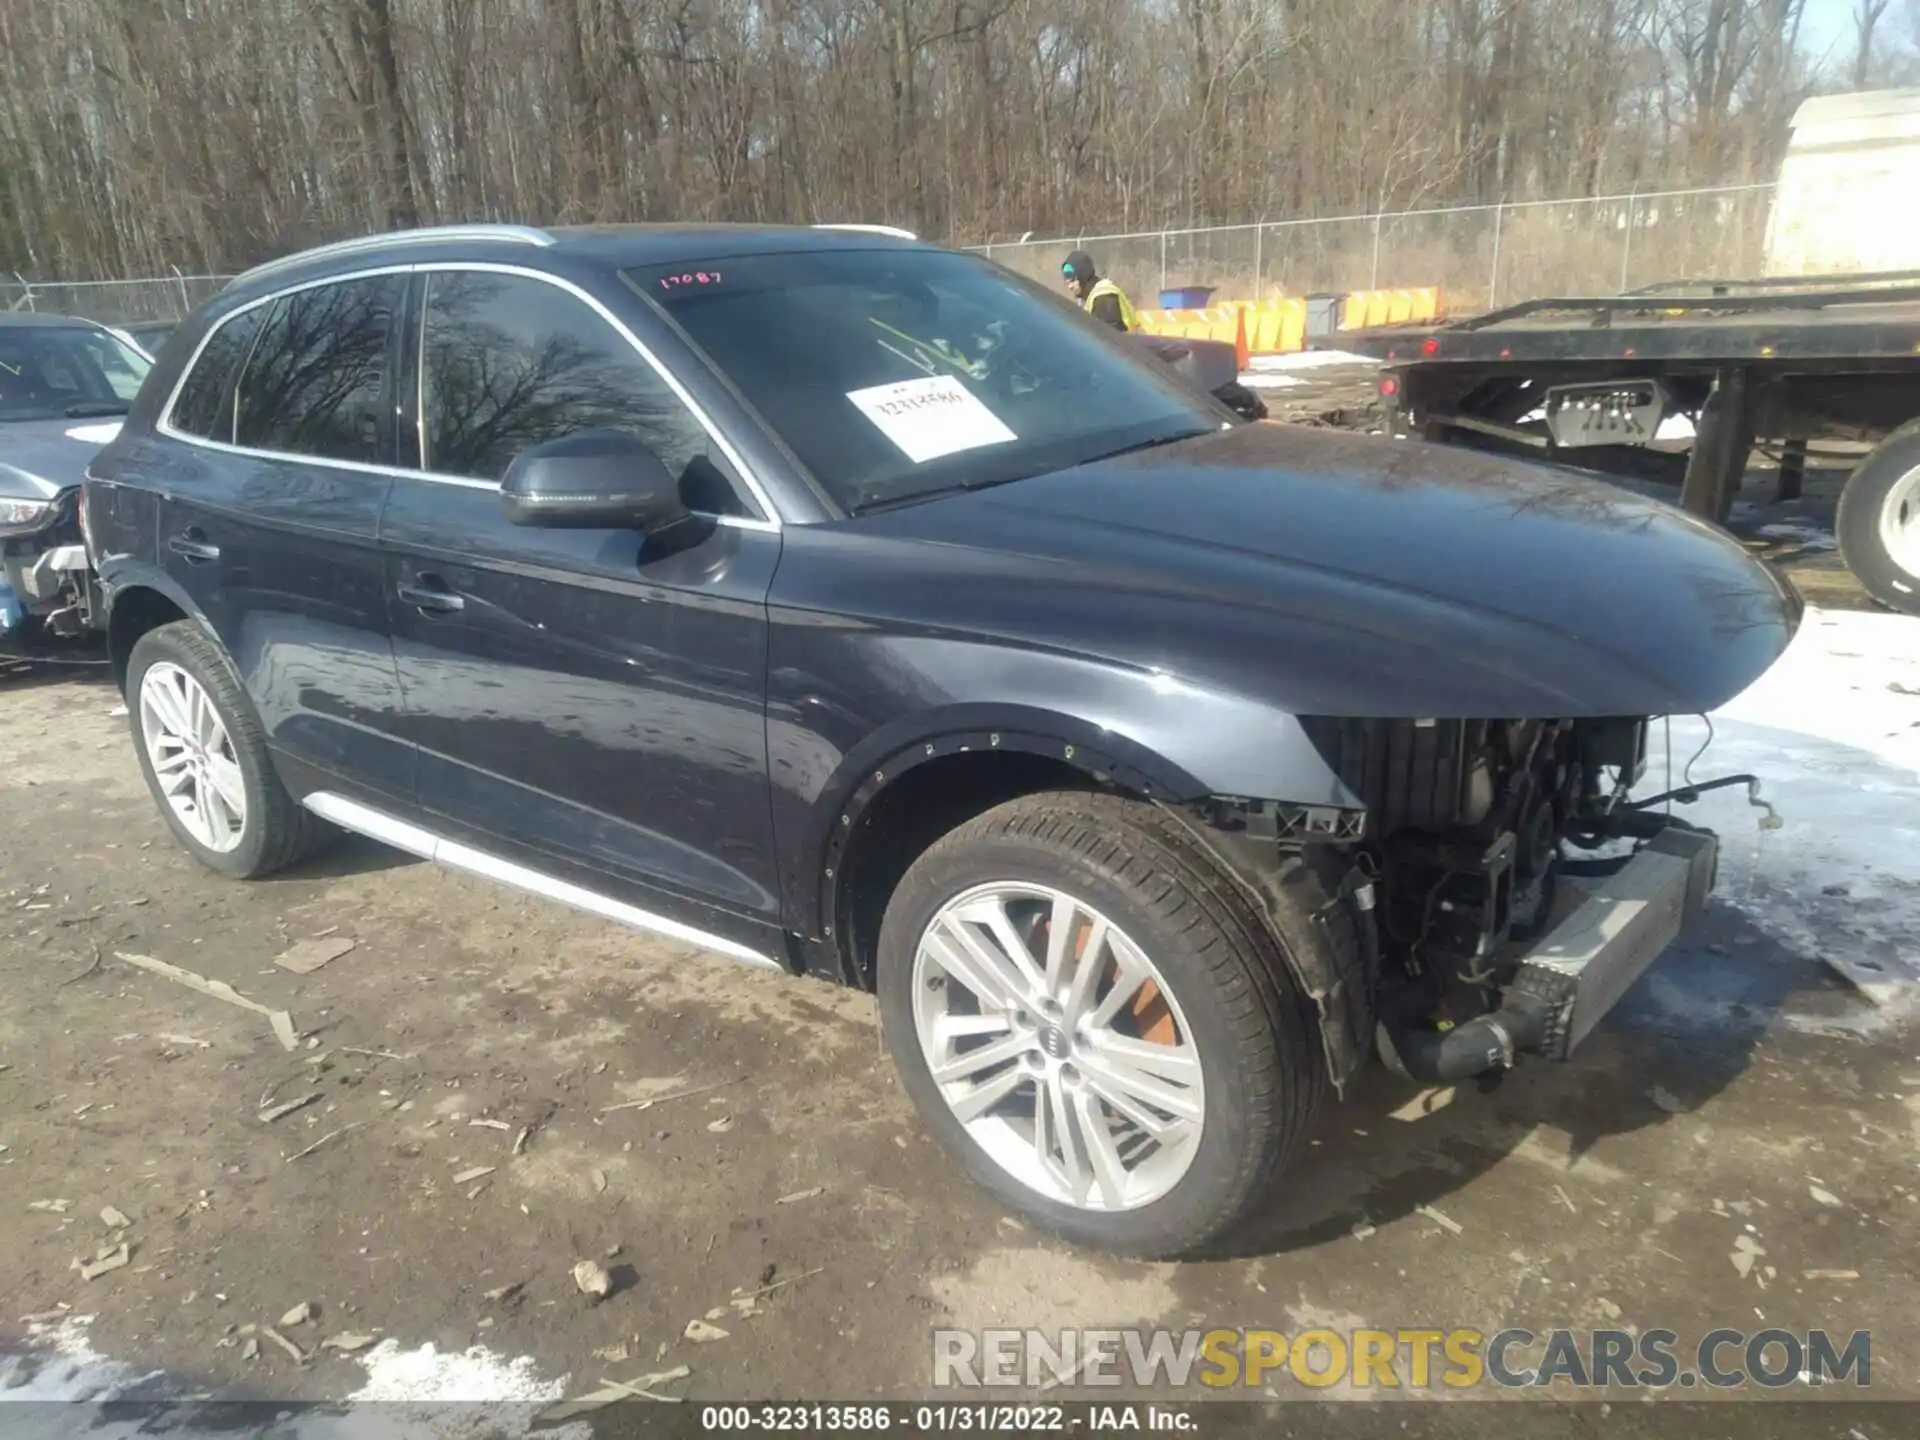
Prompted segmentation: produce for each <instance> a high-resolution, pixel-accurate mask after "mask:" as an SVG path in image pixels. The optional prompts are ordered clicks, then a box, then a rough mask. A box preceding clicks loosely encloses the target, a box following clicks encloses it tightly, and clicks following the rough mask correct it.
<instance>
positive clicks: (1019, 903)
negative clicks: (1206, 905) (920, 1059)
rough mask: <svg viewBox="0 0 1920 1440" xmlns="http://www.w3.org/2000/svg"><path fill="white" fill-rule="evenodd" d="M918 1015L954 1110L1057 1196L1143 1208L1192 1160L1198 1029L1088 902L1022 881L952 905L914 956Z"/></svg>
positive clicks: (1002, 1156)
mask: <svg viewBox="0 0 1920 1440" xmlns="http://www.w3.org/2000/svg"><path fill="white" fill-rule="evenodd" d="M913 1018H914V1028H915V1031H916V1035H917V1038H918V1040H919V1043H920V1049H921V1054H922V1055H923V1056H924V1057H925V1059H926V1062H927V1067H928V1069H929V1071H930V1072H931V1073H932V1076H933V1080H934V1083H935V1084H936V1085H937V1086H938V1087H939V1089H940V1094H941V1096H942V1098H943V1099H944V1100H945V1101H946V1103H947V1105H948V1106H949V1107H950V1108H951V1109H952V1111H953V1114H954V1116H955V1118H956V1119H958V1120H959V1121H960V1123H961V1124H962V1126H964V1127H965V1129H966V1131H967V1134H968V1135H969V1136H970V1137H971V1138H972V1139H973V1140H974V1142H975V1143H976V1144H978V1145H979V1146H980V1148H981V1149H982V1150H983V1151H985V1152H986V1154H987V1155H988V1156H989V1157H990V1158H991V1159H992V1160H993V1161H994V1163H995V1164H997V1165H999V1166H1000V1167H1001V1168H1002V1169H1003V1170H1005V1171H1006V1172H1007V1173H1008V1174H1009V1175H1011V1176H1013V1177H1014V1178H1015V1179H1017V1180H1019V1181H1020V1182H1021V1183H1022V1184H1024V1185H1026V1186H1028V1187H1029V1188H1030V1189H1032V1190H1035V1191H1037V1192H1038V1193H1040V1194H1041V1195H1043V1196H1046V1197H1047V1198H1048V1199H1051V1200H1055V1201H1058V1202H1061V1203H1064V1204H1067V1205H1071V1206H1073V1207H1075V1208H1077V1209H1083V1210H1105V1211H1115V1210H1131V1209H1137V1208H1139V1207H1140V1206H1143V1205H1148V1204H1151V1203H1153V1202H1154V1201H1155V1200H1158V1199H1160V1198H1161V1197H1162V1196H1164V1195H1166V1194H1167V1193H1168V1192H1169V1191H1171V1190H1172V1189H1173V1187H1174V1186H1175V1185H1177V1184H1178V1183H1179V1182H1180V1179H1181V1177H1182V1176H1184V1175H1185V1174H1186V1172H1187V1169H1188V1167H1189V1166H1190V1165H1191V1164H1192V1162H1193V1157H1194V1152H1195V1149H1196V1148H1197V1146H1198V1144H1199V1141H1200V1135H1201V1131H1202V1129H1203V1127H1204V1124H1205V1119H1206V1101H1205V1092H1204V1087H1203V1085H1202V1081H1201V1069H1200V1056H1199V1053H1198V1051H1197V1049H1196V1048H1195V1046H1194V1044H1193V1040H1192V1031H1191V1030H1190V1029H1189V1027H1188V1025H1187V1022H1186V1018H1185V1017H1184V1016H1183V1015H1182V1014H1181V1011H1180V1005H1179V1001H1178V1000H1177V999H1176V998H1175V996H1174V993H1173V990H1172V988H1171V987H1170V986H1169V985H1168V984H1167V980H1166V977H1165V975H1164V974H1163V973H1162V972H1161V971H1160V969H1159V968H1158V967H1157V966H1155V965H1154V963H1153V961H1152V960H1151V959H1149V958H1148V956H1147V955H1146V953H1145V952H1144V951H1143V950H1142V949H1141V948H1140V947H1139V946H1138V945H1137V944H1135V943H1134V942H1133V941H1132V940H1131V939H1130V938H1129V937H1128V936H1127V935H1126V934H1125V933H1123V932H1122V931H1121V929H1120V928H1119V927H1118V926H1116V925H1115V924H1114V923H1113V922H1112V921H1111V920H1110V919H1109V918H1108V917H1107V916H1105V915H1103V914H1101V913H1100V911H1098V910H1097V909H1095V908H1094V907H1093V906H1091V905H1088V904H1087V903H1086V902H1084V901H1082V900H1079V899H1076V898H1074V897H1073V896H1070V895H1067V894H1065V893H1064V892H1062V891H1059V890H1054V889H1051V888H1048V887H1045V886H1039V885H1031V884H1024V883H1019V882H999V883H994V884H988V885H980V886H975V887H973V888H972V889H969V890H967V891H965V892H964V893H962V894H960V895H958V896H955V897H954V898H953V899H952V900H949V901H948V902H947V903H946V904H945V905H943V906H942V907H941V908H940V910H939V912H938V913H936V914H935V915H934V917H933V919H932V920H931V921H930V922H929V923H928V925H927V928H926V930H925V931H924V933H923V934H922V935H921V938H920V944H919V947H918V949H917V950H916V952H915V955H914V962H913Z"/></svg>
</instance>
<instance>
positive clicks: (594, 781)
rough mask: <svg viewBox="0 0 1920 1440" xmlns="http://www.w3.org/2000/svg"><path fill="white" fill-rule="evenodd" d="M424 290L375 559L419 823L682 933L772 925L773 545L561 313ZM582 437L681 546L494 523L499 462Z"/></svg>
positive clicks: (610, 347) (578, 324)
mask: <svg viewBox="0 0 1920 1440" xmlns="http://www.w3.org/2000/svg"><path fill="white" fill-rule="evenodd" d="M425 280H426V293H425V297H424V302H423V303H424V310H425V313H424V317H423V328H422V331H421V336H422V339H421V367H422V369H421V375H420V385H419V389H418V405H419V407H420V414H419V416H418V417H417V418H418V421H419V423H418V425H417V427H415V428H416V433H417V437H418V441H417V443H418V445H419V447H420V452H421V453H420V454H419V455H418V457H417V458H418V461H419V464H420V467H421V471H422V472H423V473H422V474H421V475H420V476H419V477H418V478H413V479H401V480H396V482H395V484H394V488H393V492H392V496H391V498H390V500H389V502H388V506H387V511H386V516H385V519H384V521H383V523H382V535H381V543H382V547H383V549H384V551H385V554H386V565H387V577H386V578H387V592H388V605H389V611H390V614H391V616H392V626H393V634H394V645H395V654H396V658H397V661H398V665H399V673H400V683H401V688H402V691H403V693H404V699H405V705H406V716H407V729H408V734H409V736H410V738H411V739H412V740H414V741H415V742H416V743H417V745H418V746H419V762H418V764H419V768H418V777H419V778H418V798H419V803H420V806H421V808H422V809H423V810H425V811H426V812H428V814H427V815H426V816H425V817H423V823H428V824H432V823H434V817H439V819H440V820H441V821H442V822H443V823H444V824H445V825H446V826H447V828H449V829H452V830H457V831H458V832H460V833H461V834H462V835H464V836H466V837H469V838H471V839H472V843H475V844H480V845H489V844H490V845H491V847H492V848H493V849H495V850H496V851H497V852H500V853H503V854H505V853H509V852H514V853H517V855H518V857H519V858H520V859H521V860H522V862H523V863H524V862H526V861H527V857H528V855H529V852H531V854H533V855H536V856H544V857H546V858H547V859H548V860H549V861H552V862H556V864H557V866H558V868H560V869H562V870H564V871H565V873H564V874H563V875H562V876H561V878H564V879H566V880H568V882H569V883H575V884H584V885H588V886H589V887H591V888H595V889H598V890H600V891H601V892H602V893H607V894H611V895H613V896H614V897H615V898H618V899H622V900H624V901H625V902H626V903H630V904H635V905H639V906H642V907H644V908H647V909H649V910H652V911H654V912H655V913H666V914H667V915H668V916H669V918H674V919H677V920H680V921H682V923H687V924H691V925H695V926H697V927H700V928H703V929H708V930H716V929H717V930H722V931H725V930H728V929H734V930H737V929H738V926H737V925H729V924H728V923H726V917H728V916H731V917H735V918H745V919H748V920H750V921H752V922H754V923H755V924H763V925H767V926H772V925H774V924H777V922H778V919H779V901H778V884H777V879H776V873H775V866H774V862H773V843H772V826H771V819H770V810H769V799H768V781H767V753H766V717H765V696H766V645H767V622H766V605H765V601H766V594H767V590H768V587H769V585H770V583H771V581H772V577H773V570H774V565H775V563H776V562H777V560H778V558H779V553H780V535H779V531H778V529H777V528H776V527H775V526H774V525H773V524H771V523H769V520H768V519H767V518H762V517H759V516H757V515H756V514H754V513H753V512H752V511H751V510H750V509H749V502H748V501H747V500H746V498H745V497H744V495H742V493H741V490H740V487H739V486H738V485H737V483H736V480H737V477H735V476H733V475H732V474H731V473H730V471H729V470H728V469H727V467H726V462H725V460H724V457H721V456H719V455H718V454H717V453H715V452H714V450H713V447H712V446H711V444H710V440H709V436H708V435H707V432H706V431H705V430H704V429H703V427H702V425H701V423H700V421H699V419H698V418H697V417H696V416H694V415H693V414H692V412H691V411H689V410H688V409H687V408H686V407H685V406H684V405H683V404H682V403H681V402H680V400H679V399H678V398H677V397H676V396H675V395H674V393H673V391H672V390H671V389H670V388H669V387H668V386H667V385H666V384H665V383H664V381H663V380H662V379H661V377H660V375H659V373H658V372H657V371H656V370H655V369H654V368H653V366H652V365H651V364H650V363H649V361H648V360H647V359H645V358H644V357H643V356H642V355H641V354H640V353H639V352H638V351H637V350H636V349H635V347H634V346H633V345H632V344H631V343H630V342H629V340H628V339H627V338H626V337H625V336H624V335H623V334H622V333H621V332H620V331H618V330H616V329H615V328H614V327H613V325H612V324H611V323H610V322H609V320H608V319H607V318H606V317H605V316H604V315H602V314H601V313H600V312H599V311H598V310H596V309H595V308H594V307H592V306H590V305H589V304H588V303H586V302H585V301H584V300H582V299H580V298H579V297H578V296H577V295H576V294H574V293H573V292H572V291H571V290H569V289H566V288H562V287H559V286H556V285H553V284H550V283H548V282H547V281H544V280H542V279H540V278H537V277H535V276H532V275H528V274H524V273H505V272H498V271H465V270H444V271H431V272H428V273H427V274H426V276H425ZM589 429H621V430H626V431H629V432H631V433H633V434H636V435H638V436H639V437H641V438H642V439H644V440H646V441H647V442H648V443H649V444H650V445H651V446H652V448H653V449H654V451H655V452H656V453H657V454H659V455H660V457H661V458H662V459H663V460H664V461H666V462H667V464H668V465H669V466H670V467H672V468H673V469H674V470H675V471H676V473H679V474H681V475H682V476H683V480H682V487H683V494H685V496H686V498H687V499H688V501H689V504H690V506H691V507H693V508H696V509H698V510H703V511H705V512H706V513H705V515H704V516H702V517H701V519H700V521H699V523H698V524H696V525H694V526H692V527H688V528H689V530H690V532H691V533H688V534H684V535H681V536H679V537H678V538H677V539H676V540H675V541H674V542H673V543H664V542H662V541H661V540H660V539H658V538H650V537H645V536H642V535H640V534H639V533H637V532H635V531H631V530H564V529H539V528H527V527H522V526H516V525H511V524H509V523H508V522H507V520H506V518H505V515H504V513H503V511H502V508H501V504H500V497H499V483H498V482H499V480H500V477H501V475H502V474H503V473H504V472H505V470H506V467H507V465H508V463H509V462H510V461H511V460H512V459H513V457H514V456H515V455H516V454H518V453H519V452H520V451H521V450H523V449H525V448H526V447H528V446H530V445H533V444H537V443H539V442H541V441H545V440H550V439H554V438H557V437H559V436H561V435H565V434H569V433H572V432H574V431H578V430H589ZM556 864H549V865H548V866H547V867H546V868H547V869H548V870H549V871H553V870H555V868H556ZM602 881H604V882H606V883H601V882H602Z"/></svg>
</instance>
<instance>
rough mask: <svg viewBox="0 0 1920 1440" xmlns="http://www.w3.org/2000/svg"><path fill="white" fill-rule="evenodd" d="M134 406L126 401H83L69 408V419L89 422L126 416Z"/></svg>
mask: <svg viewBox="0 0 1920 1440" xmlns="http://www.w3.org/2000/svg"><path fill="white" fill-rule="evenodd" d="M132 408H133V406H132V405H131V404H130V403H129V402H127V401H125V400H82V401H81V402H80V403H79V404H77V405H69V406H67V419H69V420H88V419H94V418H97V417H99V416H103V415H124V414H126V413H127V411H129V410H131V409H132Z"/></svg>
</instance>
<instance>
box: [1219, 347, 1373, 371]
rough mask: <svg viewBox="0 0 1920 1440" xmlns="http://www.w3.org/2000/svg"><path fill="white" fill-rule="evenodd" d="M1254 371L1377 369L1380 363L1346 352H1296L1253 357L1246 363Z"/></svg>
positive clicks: (1365, 356) (1367, 357)
mask: <svg viewBox="0 0 1920 1440" xmlns="http://www.w3.org/2000/svg"><path fill="white" fill-rule="evenodd" d="M1247 363H1248V365H1249V366H1251V367H1252V368H1253V369H1255V370H1267V371H1274V370H1319V369H1322V368H1323V367H1325V366H1329V365H1364V366H1366V367H1368V368H1369V369H1378V368H1379V365H1380V362H1379V361H1378V360H1375V359H1373V358H1372V357H1371V356H1368V355H1355V354H1353V353H1351V352H1350V351H1346V350H1296V351H1295V352H1293V353H1292V354H1291V355H1255V356H1253V357H1252V358H1251V359H1250V360H1249V361H1248V362H1247Z"/></svg>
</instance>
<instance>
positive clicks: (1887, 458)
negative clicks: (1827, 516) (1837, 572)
mask: <svg viewBox="0 0 1920 1440" xmlns="http://www.w3.org/2000/svg"><path fill="white" fill-rule="evenodd" d="M1833 528H1834V534H1835V536H1836V538H1837V539H1838V540H1839V541H1840V554H1841V555H1842V557H1843V558H1844V559H1845V560H1846V562H1847V568H1848V569H1849V570H1851V571H1853V573H1854V575H1855V576H1856V577H1857V578H1858V579H1859V581H1860V583H1861V585H1863V586H1864V587H1865V588H1866V591H1867V593H1868V594H1869V595H1871V596H1873V598H1874V599H1876V600H1878V601H1879V602H1880V603H1881V604H1882V605H1885V606H1886V607H1888V608H1889V609H1891V610H1899V611H1903V612H1904V613H1906V614H1908V615H1920V420H1912V421H1909V422H1908V423H1907V424H1905V425H1902V426H1901V427H1900V428H1899V429H1898V430H1895V431H1894V432H1893V433H1892V434H1890V435H1889V436H1887V438H1886V439H1885V440H1883V441H1881V442H1880V445H1879V448H1878V449H1876V450H1875V451H1874V452H1873V453H1872V454H1871V455H1869V456H1867V458H1866V459H1865V460H1863V461H1861V463H1860V465H1859V467H1858V468H1857V469H1856V470H1855V471H1854V472H1853V474H1852V475H1850V476H1849V477H1848V478H1847V484H1846V488H1845V489H1844V490H1842V491H1841V492H1840V509H1839V513H1838V514H1837V515H1836V516H1835V518H1834V526H1833Z"/></svg>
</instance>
